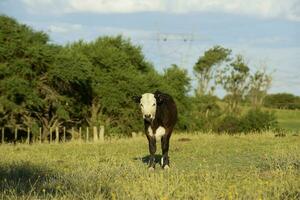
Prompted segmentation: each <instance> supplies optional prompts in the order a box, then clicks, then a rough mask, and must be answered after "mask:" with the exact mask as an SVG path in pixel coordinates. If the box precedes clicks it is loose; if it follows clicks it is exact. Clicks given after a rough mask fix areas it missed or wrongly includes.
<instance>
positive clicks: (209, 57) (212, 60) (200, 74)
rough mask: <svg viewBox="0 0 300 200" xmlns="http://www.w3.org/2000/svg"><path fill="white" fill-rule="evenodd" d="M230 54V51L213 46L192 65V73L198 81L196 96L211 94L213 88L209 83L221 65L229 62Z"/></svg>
mask: <svg viewBox="0 0 300 200" xmlns="http://www.w3.org/2000/svg"><path fill="white" fill-rule="evenodd" d="M230 54H231V50H230V49H226V48H223V47H221V46H214V47H213V48H211V49H209V50H207V51H205V52H204V55H203V56H200V57H199V59H198V61H197V62H196V64H195V65H194V73H195V76H196V78H197V80H198V85H197V89H196V94H197V95H199V96H201V95H206V94H213V91H214V90H215V86H214V85H212V83H211V82H212V80H213V79H214V78H215V75H216V71H217V70H218V68H219V67H220V66H221V65H222V63H223V62H225V61H228V60H229V56H230Z"/></svg>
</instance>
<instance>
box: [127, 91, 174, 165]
mask: <svg viewBox="0 0 300 200" xmlns="http://www.w3.org/2000/svg"><path fill="white" fill-rule="evenodd" d="M133 99H134V101H135V102H136V103H139V104H140V107H141V111H142V115H143V119H144V127H145V134H146V137H147V139H148V142H149V152H150V159H149V170H154V168H155V152H156V141H158V140H161V148H162V157H161V167H162V168H163V169H168V168H169V166H170V164H169V156H168V151H169V140H170V137H171V135H172V132H173V129H174V126H175V124H176V122H177V107H176V104H175V101H174V100H173V98H172V97H171V96H170V95H168V94H166V93H162V92H160V91H156V92H154V93H145V94H143V95H141V96H134V97H133Z"/></svg>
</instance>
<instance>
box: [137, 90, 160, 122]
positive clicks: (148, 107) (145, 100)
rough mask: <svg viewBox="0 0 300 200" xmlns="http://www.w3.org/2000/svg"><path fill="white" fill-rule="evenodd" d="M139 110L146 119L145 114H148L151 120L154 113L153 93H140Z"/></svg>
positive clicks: (154, 100)
mask: <svg viewBox="0 0 300 200" xmlns="http://www.w3.org/2000/svg"><path fill="white" fill-rule="evenodd" d="M140 105H141V110H142V114H143V118H144V119H146V118H147V117H146V116H149V117H150V119H151V120H153V119H154V118H155V113H156V99H155V97H154V94H152V93H145V94H143V95H142V98H141V100H140Z"/></svg>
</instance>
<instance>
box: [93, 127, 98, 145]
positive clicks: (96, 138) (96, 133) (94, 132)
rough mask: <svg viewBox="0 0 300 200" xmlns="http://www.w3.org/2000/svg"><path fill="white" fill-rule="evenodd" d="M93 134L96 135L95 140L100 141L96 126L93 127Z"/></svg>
mask: <svg viewBox="0 0 300 200" xmlns="http://www.w3.org/2000/svg"><path fill="white" fill-rule="evenodd" d="M93 135H94V142H96V141H98V131H97V127H96V126H94V127H93Z"/></svg>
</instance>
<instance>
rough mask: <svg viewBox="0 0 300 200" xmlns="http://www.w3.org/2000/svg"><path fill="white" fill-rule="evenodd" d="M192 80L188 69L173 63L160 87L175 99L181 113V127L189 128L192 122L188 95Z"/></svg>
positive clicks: (179, 123) (165, 72)
mask: <svg viewBox="0 0 300 200" xmlns="http://www.w3.org/2000/svg"><path fill="white" fill-rule="evenodd" d="M190 81H191V79H190V77H189V76H188V73H187V71H186V70H185V69H182V68H180V67H178V66H177V65H175V64H173V65H172V66H171V67H169V68H167V69H166V70H165V71H164V74H163V77H162V83H163V85H162V86H161V87H159V88H160V89H162V90H163V91H164V92H166V93H168V94H170V95H171V96H172V97H173V98H174V99H175V102H176V104H177V109H178V113H179V115H178V118H179V120H178V128H179V129H187V128H188V127H189V126H190V123H191V122H190V119H189V113H190V108H191V107H190V98H189V97H188V92H189V91H190V88H191V85H190Z"/></svg>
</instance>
